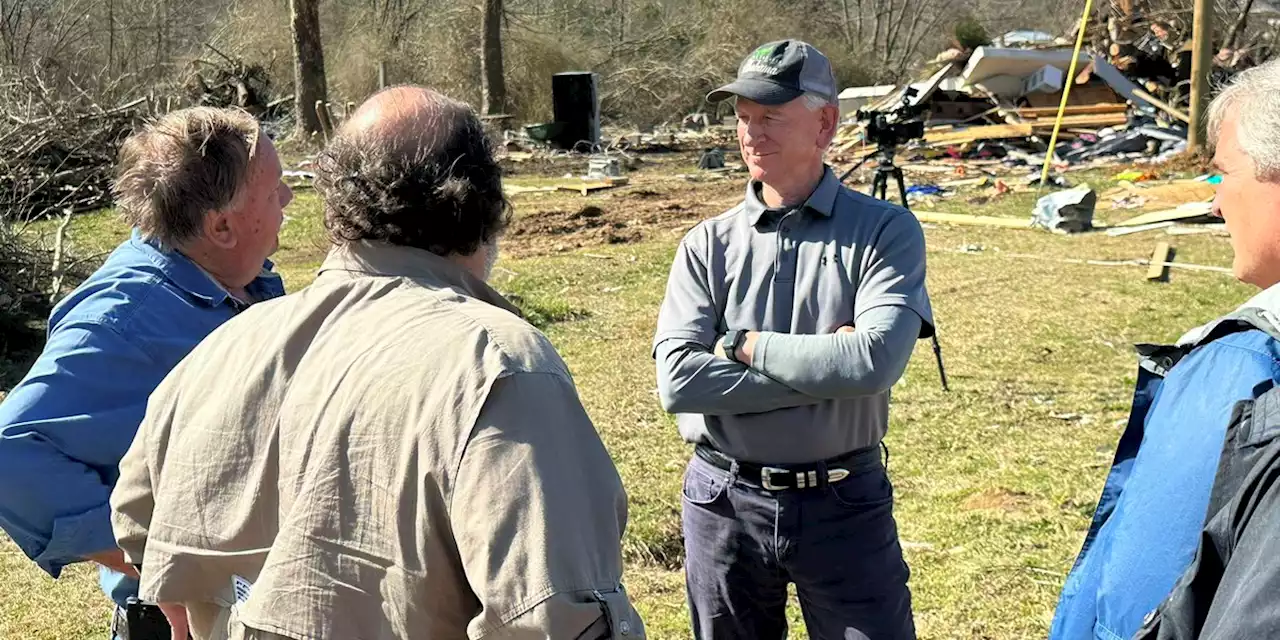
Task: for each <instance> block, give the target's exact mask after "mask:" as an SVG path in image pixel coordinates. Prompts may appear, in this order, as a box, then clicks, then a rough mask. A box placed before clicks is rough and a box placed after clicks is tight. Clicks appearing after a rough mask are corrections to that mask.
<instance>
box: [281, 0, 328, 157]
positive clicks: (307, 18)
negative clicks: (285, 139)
mask: <svg viewBox="0 0 1280 640" xmlns="http://www.w3.org/2000/svg"><path fill="white" fill-rule="evenodd" d="M289 14H290V19H291V20H292V22H293V81H294V89H293V91H294V100H293V104H294V112H295V114H296V116H297V129H296V130H295V134H301V135H309V134H313V133H318V132H320V131H321V124H320V116H319V115H318V114H317V113H316V103H317V102H320V101H324V100H325V99H326V98H327V97H328V89H327V88H326V86H325V76H324V47H323V45H322V44H321V42H320V2H319V0H289Z"/></svg>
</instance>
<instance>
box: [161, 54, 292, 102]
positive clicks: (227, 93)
mask: <svg viewBox="0 0 1280 640" xmlns="http://www.w3.org/2000/svg"><path fill="white" fill-rule="evenodd" d="M206 46H208V47H209V49H210V50H211V51H213V52H214V53H215V54H217V56H218V59H217V60H204V59H196V60H193V61H192V62H191V66H190V67H189V68H188V70H187V74H186V79H185V81H184V82H183V90H184V91H185V92H186V94H187V95H186V97H187V99H188V101H189V103H190V104H192V105H200V106H208V107H239V108H241V109H244V110H245V111H248V112H249V113H252V114H253V115H254V116H256V117H258V118H264V117H274V116H277V115H279V114H278V113H275V111H276V110H277V109H278V108H279V107H281V106H282V105H286V104H287V103H289V102H291V101H292V100H293V97H292V96H287V97H284V98H281V99H279V100H272V88H271V75H270V73H268V71H267V67H265V66H263V65H261V64H249V63H246V62H245V61H243V60H240V59H239V58H233V57H231V56H228V55H226V54H224V53H222V52H221V51H218V50H217V49H215V48H214V47H213V46H212V45H206Z"/></svg>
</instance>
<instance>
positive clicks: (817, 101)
mask: <svg viewBox="0 0 1280 640" xmlns="http://www.w3.org/2000/svg"><path fill="white" fill-rule="evenodd" d="M800 99H801V100H804V106H806V107H808V108H809V110H810V111H817V110H818V109H821V108H823V107H825V106H828V105H829V106H833V107H834V106H836V103H834V102H832V101H830V100H828V99H827V97H826V96H823V95H821V94H818V93H815V92H813V91H806V92H805V93H804V95H802V96H800Z"/></svg>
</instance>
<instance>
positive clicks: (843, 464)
mask: <svg viewBox="0 0 1280 640" xmlns="http://www.w3.org/2000/svg"><path fill="white" fill-rule="evenodd" d="M694 455H696V456H698V457H699V458H701V459H702V460H704V461H706V462H707V463H709V464H711V465H712V466H714V467H717V468H719V469H723V470H725V471H729V472H731V473H733V472H736V473H737V477H738V479H740V480H744V481H746V482H748V483H750V484H754V485H758V486H760V487H763V488H765V489H768V490H770V491H785V490H787V489H812V488H817V487H823V486H826V485H827V484H830V483H832V482H840V481H841V480H844V479H845V478H848V477H849V476H851V475H853V474H854V473H857V472H859V471H864V470H866V469H870V468H873V467H876V466H880V465H881V461H880V447H866V448H864V449H855V450H853V451H850V452H849V453H846V454H843V455H839V456H836V457H834V458H828V459H826V460H823V461H822V462H818V463H810V464H783V465H763V464H756V463H754V462H741V461H738V460H734V459H733V458H730V457H729V456H726V455H725V454H723V453H720V452H719V451H716V450H715V449H712V448H710V447H707V446H704V445H698V446H697V447H696V448H694Z"/></svg>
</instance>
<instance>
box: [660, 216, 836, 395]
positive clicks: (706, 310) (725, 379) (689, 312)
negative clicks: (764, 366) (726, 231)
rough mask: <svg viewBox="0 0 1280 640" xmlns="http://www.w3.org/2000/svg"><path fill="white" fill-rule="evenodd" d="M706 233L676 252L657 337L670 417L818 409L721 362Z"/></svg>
mask: <svg viewBox="0 0 1280 640" xmlns="http://www.w3.org/2000/svg"><path fill="white" fill-rule="evenodd" d="M700 234H703V231H702V229H701V228H699V229H695V230H694V231H693V232H691V233H690V234H689V235H688V236H687V237H686V238H685V239H684V241H683V242H681V243H680V246H679V247H678V248H677V249H676V256H675V260H674V262H673V263H672V265H671V274H670V276H669V277H668V280H667V292H666V297H665V298H663V301H662V308H661V310H660V311H659V312H658V331H657V335H656V336H655V338H654V357H655V358H656V360H657V373H658V397H659V399H660V400H661V401H662V408H663V409H665V410H666V411H668V412H670V413H701V414H706V415H735V414H744V413H763V412H765V411H772V410H774V409H784V408H788V407H798V406H802V405H809V404H816V403H817V402H819V400H818V399H817V398H814V397H811V396H807V395H805V394H803V393H800V392H799V391H796V390H795V389H792V388H791V387H788V386H787V385H785V384H782V383H780V382H778V381H776V380H772V379H770V378H769V377H768V376H766V375H764V374H762V373H760V372H758V371H753V370H752V369H751V368H749V367H747V366H746V365H744V364H741V363H738V362H734V361H732V360H728V359H725V358H720V357H717V356H716V355H715V353H714V351H715V343H716V341H717V340H719V339H720V337H721V336H720V335H719V334H718V332H717V324H718V322H719V312H718V311H717V310H716V309H717V307H716V304H715V301H714V300H713V298H712V295H711V286H710V284H709V276H708V270H707V266H706V264H705V263H704V262H703V260H702V259H701V258H700V257H699V254H700V253H701V250H700V248H699V247H700V246H701V245H702V244H704V243H705V242H706V240H705V237H704V235H700Z"/></svg>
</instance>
